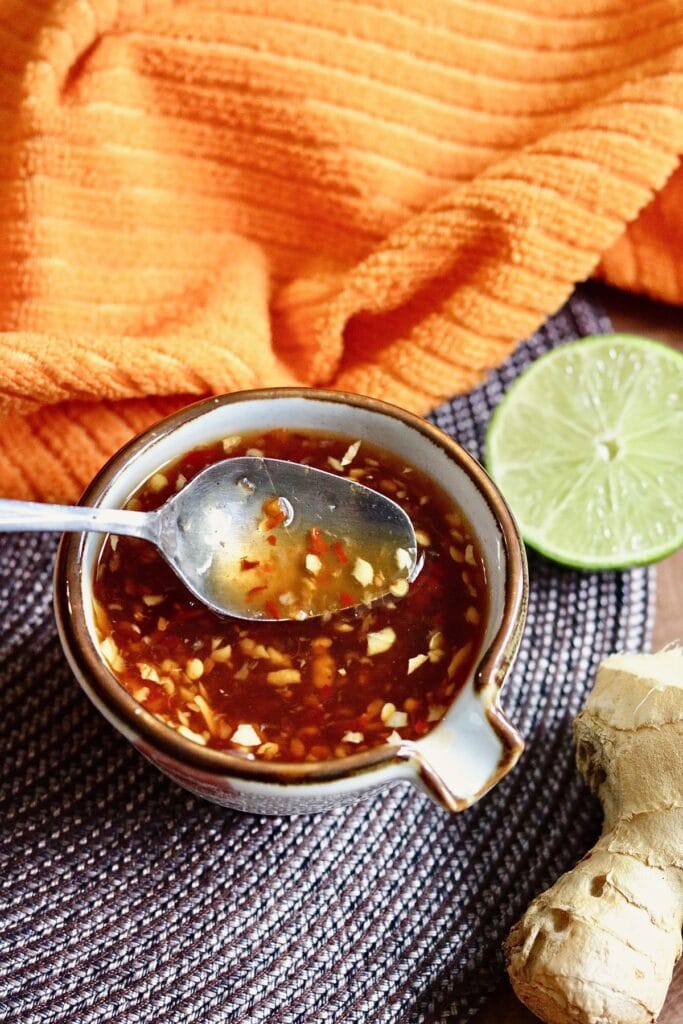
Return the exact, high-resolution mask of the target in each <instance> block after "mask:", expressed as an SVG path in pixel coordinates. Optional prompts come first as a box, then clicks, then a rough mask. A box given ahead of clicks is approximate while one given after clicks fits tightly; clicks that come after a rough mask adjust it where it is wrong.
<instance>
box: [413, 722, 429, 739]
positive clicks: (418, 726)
mask: <svg viewBox="0 0 683 1024" xmlns="http://www.w3.org/2000/svg"><path fill="white" fill-rule="evenodd" d="M413 729H414V730H415V732H416V733H417V735H418V736H424V734H425V733H426V732H429V726H428V725H427V723H426V722H425V721H424V720H423V719H419V720H418V721H417V722H415V725H414V726H413Z"/></svg>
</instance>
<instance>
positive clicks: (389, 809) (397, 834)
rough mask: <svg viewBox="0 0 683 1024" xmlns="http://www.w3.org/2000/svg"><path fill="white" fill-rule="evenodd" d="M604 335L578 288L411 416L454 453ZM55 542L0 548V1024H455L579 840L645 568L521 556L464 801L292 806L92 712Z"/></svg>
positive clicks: (492, 980)
mask: <svg viewBox="0 0 683 1024" xmlns="http://www.w3.org/2000/svg"><path fill="white" fill-rule="evenodd" d="M605 329H609V323H608V321H607V320H606V319H605V318H604V317H602V316H601V314H600V312H599V311H598V310H597V309H596V307H595V306H594V305H593V303H592V302H591V301H590V299H589V298H587V297H586V293H585V292H584V293H581V294H579V293H577V295H575V296H574V298H573V299H572V300H571V301H570V303H568V305H567V306H566V307H565V308H564V309H563V310H562V311H561V312H560V313H559V314H558V315H557V316H556V317H554V318H553V319H552V320H551V321H549V323H548V324H547V325H546V326H545V328H544V329H543V330H542V331H540V332H539V333H538V334H537V335H536V336H534V337H533V338H532V339H531V340H530V341H529V342H527V343H526V344H524V345H522V346H520V348H519V349H518V350H517V351H516V352H515V354H514V355H513V356H512V358H511V359H510V360H509V361H508V362H507V363H506V364H505V365H504V366H503V367H502V368H501V369H499V370H498V371H496V372H494V373H492V374H491V376H490V378H489V379H488V380H487V382H486V383H485V384H484V385H483V386H482V387H480V388H478V389H477V390H476V391H474V392H473V393H471V394H470V395H468V396H464V397H459V398H457V399H455V400H454V401H452V402H449V403H447V404H446V405H444V406H442V407H441V408H440V409H438V410H437V411H436V412H435V413H434V415H433V419H434V420H435V421H436V422H437V423H438V424H439V425H440V426H441V427H443V428H444V429H445V430H447V431H449V432H451V433H453V434H455V435H456V436H457V437H458V439H459V440H460V441H461V442H462V443H464V444H465V445H466V446H467V447H468V448H469V449H470V450H471V451H473V452H474V453H475V454H478V453H480V451H481V443H482V436H483V431H484V427H485V424H486V421H487V419H488V416H489V414H490V411H491V409H492V407H493V405H494V404H495V403H496V401H497V400H498V399H499V398H500V396H501V394H502V392H503V390H504V389H505V387H506V385H507V384H508V383H509V382H510V381H511V380H512V379H513V378H514V377H515V376H516V374H517V373H519V372H520V371H521V370H522V369H523V368H524V367H525V366H527V365H528V364H529V362H530V361H531V360H532V359H533V358H535V357H536V356H537V355H539V354H540V353H541V352H543V351H545V350H546V349H547V348H548V347H550V346H552V345H554V344H556V343H558V342H560V341H562V340H566V339H568V338H571V337H575V336H579V335H582V334H587V333H594V332H597V331H600V330H605ZM54 547H55V544H54V541H53V540H52V539H51V538H44V537H38V536H33V537H31V536H24V537H7V536H5V537H3V538H2V539H1V541H0V556H1V557H0V1020H2V1021H8V1022H9V1021H11V1022H12V1024H38V1022H41V1024H46V1022H50V1024H53V1022H67V1021H68V1022H69V1024H84V1022H95V1021H97V1022H106V1024H124V1022H125V1024H133V1022H145V1024H147V1022H154V1024H162V1022H178V1024H180V1022H183V1024H186V1022H195V1021H196V1022H201V1024H217V1022H221V1024H235V1022H248V1024H261V1022H269V1024H270V1022H272V1024H275V1022H278V1024H323V1022H325V1024H332V1022H333V1024H399V1022H400V1024H417V1022H430V1024H431V1022H445V1021H449V1022H450V1021H456V1022H459V1021H465V1020H467V1019H468V1018H469V1017H470V1016H471V1015H472V1014H473V1013H474V1012H475V1010H476V1009H477V1008H478V1007H479V1006H480V1005H481V1003H482V1002H483V1000H484V999H485V997H486V995H487V994H488V993H489V992H490V991H491V990H492V988H493V987H495V985H496V984H497V983H498V981H499V979H500V977H501V973H502V966H501V956H500V943H501V940H502V939H503V937H504V935H505V934H506V932H507V930H508V928H509V926H510V924H511V923H512V922H513V920H514V919H515V918H516V917H517V916H518V915H519V913H520V912H521V911H522V909H523V907H524V906H525V904H526V903H527V901H528V900H529V899H530V897H531V896H532V895H533V894H535V893H536V892H537V891H538V890H539V889H541V888H542V887H544V886H545V885H547V884H548V883H549V882H550V881H551V880H552V879H554V878H555V877H556V876H557V874H559V873H560V872H561V871H562V870H564V869H565V868H567V867H568V866H569V865H570V864H571V863H573V862H574V861H575V860H576V859H577V858H578V857H579V856H580V855H581V854H582V853H583V851H584V849H585V848H586V847H587V846H588V845H589V844H590V843H592V841H593V839H594V837H595V834H596V831H597V828H598V815H597V810H596V806H595V804H594V803H593V801H592V800H591V799H589V798H588V796H587V793H586V790H585V788H584V786H583V785H582V783H581V782H580V781H579V779H578V778H577V775H576V772H575V769H574V766H573V751H572V746H571V738H570V737H571V720H572V717H573V716H574V714H575V713H576V712H577V711H578V709H579V708H580V706H581V704H582V703H583V701H584V699H585V697H586V694H587V692H588V690H589V689H590V686H591V684H592V680H593V678H594V674H595V671H596V668H597V665H598V663H599V661H600V660H601V659H602V658H603V657H604V656H606V655H607V654H609V653H611V652H613V651H616V650H625V649H629V650H631V649H633V650H635V649H642V648H643V647H645V646H646V645H647V642H648V637H649V624H650V617H651V611H652V607H653V600H654V587H653V579H654V577H653V575H652V573H651V572H648V571H647V570H644V569H637V570H633V571H631V572H624V573H603V574H597V573H591V574H579V573H575V572H570V571H565V570H562V569H559V568H557V567H553V566H552V565H551V564H550V563H549V562H545V561H544V560H542V559H540V558H535V557H532V558H531V565H530V571H531V584H532V586H531V605H530V609H529V620H528V627H527V630H526V634H525V637H524V641H523V644H522V649H521V652H520V656H519V659H518V661H517V663H516V667H515V669H514V672H513V674H512V678H511V680H510V682H509V684H508V687H507V689H506V692H505V701H504V703H505V706H506V708H507V710H508V712H509V714H510V715H511V717H512V719H513V721H514V722H515V723H516V725H517V726H518V727H519V728H520V729H521V731H522V732H523V733H524V734H525V736H526V737H527V741H528V749H527V752H526V754H525V756H524V759H523V760H522V762H521V763H520V764H519V766H518V767H517V769H516V770H515V771H514V772H513V773H512V774H511V776H509V777H508V778H507V779H506V780H505V781H504V782H503V783H502V784H501V785H500V786H498V788H497V789H496V790H494V791H493V792H492V793H491V794H489V795H488V796H487V797H486V798H485V799H484V800H483V801H481V803H480V804H478V805H477V806H476V807H474V808H472V809H471V810H470V811H468V812H466V813H464V814H462V815H458V816H453V817H450V816H448V815H447V814H445V813H444V812H442V811H440V810H438V809H437V808H436V807H434V806H432V804H431V803H430V802H429V801H428V800H427V798H425V797H423V796H421V795H420V794H418V793H416V792H415V791H413V790H412V789H411V788H409V787H407V786H398V787H395V788H393V789H391V790H388V791H386V793H385V794H384V796H383V797H382V799H375V800H373V801H364V802H361V803H359V804H356V805H355V806H353V807H351V808H345V809H342V810H339V811H337V812H332V813H327V814H321V815H316V816H311V817H298V818H289V819H284V818H255V817H248V816H243V815H240V814H238V813H236V812H231V811H227V810H223V809H221V808H219V807H215V806H213V805H211V804H208V803H205V802H202V801H200V800H198V799H195V798H194V797H192V796H190V795H188V794H186V793H185V792H184V791H183V790H181V789H179V788H177V787H176V786H175V785H174V784H173V783H171V782H169V781H167V780H166V779H165V778H164V777H163V776H161V775H160V774H159V773H158V772H157V771H156V770H155V769H154V768H152V767H151V766H149V765H148V764H147V763H146V762H145V761H143V759H142V758H141V757H140V756H139V755H138V754H136V753H135V752H134V751H133V750H132V749H131V748H130V747H129V746H128V745H127V743H126V742H125V741H124V740H123V739H122V738H121V737H119V736H118V735H117V734H116V733H115V732H114V731H113V730H112V729H111V728H110V727H109V726H108V725H107V724H106V723H105V722H104V720H103V719H102V718H101V717H100V716H99V715H98V713H97V712H96V711H95V710H94V709H93V708H92V707H91V705H90V704H89V702H88V701H87V699H86V697H85V696H84V695H83V694H82V692H81V690H80V689H79V687H78V686H77V684H76V682H75V681H74V679H73V678H72V676H71V675H70V673H69V670H68V669H67V667H66V665H65V663H64V660H63V658H62V655H61V652H60V648H59V645H58V641H57V638H56V634H55V628H54V625H53V621H52V616H51V608H50V586H51V579H50V572H51V563H52V558H53V555H54Z"/></svg>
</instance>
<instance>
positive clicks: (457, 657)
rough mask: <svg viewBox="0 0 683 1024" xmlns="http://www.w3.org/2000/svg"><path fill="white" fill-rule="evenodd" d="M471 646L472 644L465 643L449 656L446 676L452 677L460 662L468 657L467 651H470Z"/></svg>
mask: <svg viewBox="0 0 683 1024" xmlns="http://www.w3.org/2000/svg"><path fill="white" fill-rule="evenodd" d="M471 648H472V644H465V646H464V647H461V648H460V650H458V651H456V652H455V653H454V654H453V657H452V658H451V660H450V663H449V665H448V678H449V679H452V678H453V676H454V675H455V673H456V672H457V671H458V669H459V668H460V666H461V665H462V663H463V662H464V661H466V660H467V658H468V657H469V653H470V650H471Z"/></svg>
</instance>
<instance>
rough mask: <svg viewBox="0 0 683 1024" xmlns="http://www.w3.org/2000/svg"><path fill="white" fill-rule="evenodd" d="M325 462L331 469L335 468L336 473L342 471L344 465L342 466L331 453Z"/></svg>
mask: <svg viewBox="0 0 683 1024" xmlns="http://www.w3.org/2000/svg"><path fill="white" fill-rule="evenodd" d="M327 464H328V466H331V467H332V469H334V470H336V472H337V473H343V472H344V467H343V466H342V464H341V462H340V461H339V459H335V458H334V456H333V455H328V457H327Z"/></svg>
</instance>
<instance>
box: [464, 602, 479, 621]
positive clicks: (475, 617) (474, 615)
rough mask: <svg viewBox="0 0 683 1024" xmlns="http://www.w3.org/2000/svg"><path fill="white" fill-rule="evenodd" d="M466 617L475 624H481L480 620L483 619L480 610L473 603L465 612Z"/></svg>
mask: <svg viewBox="0 0 683 1024" xmlns="http://www.w3.org/2000/svg"><path fill="white" fill-rule="evenodd" d="M465 618H466V620H467V621H468V622H471V623H472V625H473V626H477V625H479V622H480V621H481V615H480V614H479V610H478V609H477V608H475V607H474V605H473V604H471V605H470V606H469V608H468V609H467V611H466V612H465Z"/></svg>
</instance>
